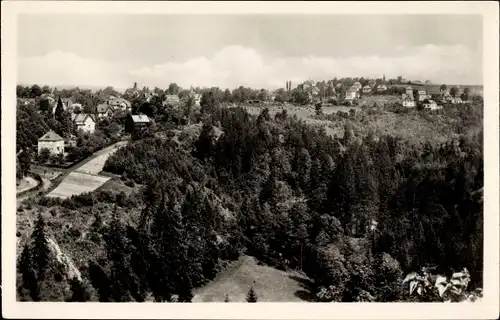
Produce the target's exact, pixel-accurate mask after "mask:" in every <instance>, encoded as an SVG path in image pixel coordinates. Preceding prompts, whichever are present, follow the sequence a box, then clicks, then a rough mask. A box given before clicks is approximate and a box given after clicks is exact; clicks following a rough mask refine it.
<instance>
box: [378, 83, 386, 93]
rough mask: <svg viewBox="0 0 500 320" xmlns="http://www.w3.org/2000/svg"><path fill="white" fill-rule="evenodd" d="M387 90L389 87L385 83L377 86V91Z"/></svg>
mask: <svg viewBox="0 0 500 320" xmlns="http://www.w3.org/2000/svg"><path fill="white" fill-rule="evenodd" d="M386 90H387V87H386V85H385V84H381V85H379V86H378V87H377V92H384V91H386Z"/></svg>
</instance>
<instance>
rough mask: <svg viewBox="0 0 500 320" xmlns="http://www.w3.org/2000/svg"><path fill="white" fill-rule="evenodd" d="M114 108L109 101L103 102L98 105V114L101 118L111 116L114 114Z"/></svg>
mask: <svg viewBox="0 0 500 320" xmlns="http://www.w3.org/2000/svg"><path fill="white" fill-rule="evenodd" d="M113 112H114V108H113V106H112V105H110V104H108V103H101V104H99V105H97V116H98V117H99V119H101V118H105V117H111V116H112V115H113Z"/></svg>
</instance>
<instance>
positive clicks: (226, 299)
mask: <svg viewBox="0 0 500 320" xmlns="http://www.w3.org/2000/svg"><path fill="white" fill-rule="evenodd" d="M224 302H231V300H229V295H228V294H227V293H226V296H225V297H224Z"/></svg>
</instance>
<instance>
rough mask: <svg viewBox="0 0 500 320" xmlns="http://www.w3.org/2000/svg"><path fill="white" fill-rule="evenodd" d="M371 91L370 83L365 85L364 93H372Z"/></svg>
mask: <svg viewBox="0 0 500 320" xmlns="http://www.w3.org/2000/svg"><path fill="white" fill-rule="evenodd" d="M370 92H372V88H371V87H370V86H369V85H366V86H364V87H363V93H370Z"/></svg>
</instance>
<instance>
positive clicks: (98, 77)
mask: <svg viewBox="0 0 500 320" xmlns="http://www.w3.org/2000/svg"><path fill="white" fill-rule="evenodd" d="M126 76H127V74H126V73H125V72H123V71H121V70H120V67H119V66H117V65H114V64H113V63H108V62H105V61H99V60H94V59H88V58H83V57H81V56H79V55H77V54H75V53H71V52H63V51H59V50H57V51H51V52H49V53H47V54H45V55H44V56H38V57H21V58H20V59H19V61H18V82H19V83H27V84H34V83H37V84H44V85H45V84H47V85H95V86H107V85H113V86H117V87H121V86H123V85H126V84H129V83H128V82H127V79H125V78H124V77H126Z"/></svg>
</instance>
